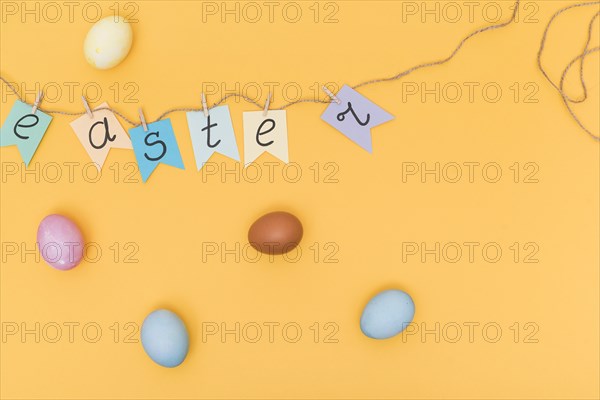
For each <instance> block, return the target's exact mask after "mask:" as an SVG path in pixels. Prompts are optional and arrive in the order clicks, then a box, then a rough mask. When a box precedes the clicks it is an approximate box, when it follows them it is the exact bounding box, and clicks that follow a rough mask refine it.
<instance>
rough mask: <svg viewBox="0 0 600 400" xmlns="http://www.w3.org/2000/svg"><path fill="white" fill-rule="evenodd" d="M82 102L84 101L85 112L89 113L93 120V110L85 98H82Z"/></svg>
mask: <svg viewBox="0 0 600 400" xmlns="http://www.w3.org/2000/svg"><path fill="white" fill-rule="evenodd" d="M81 101H83V107H84V108H85V112H86V113H87V115H88V117H90V118H93V117H94V114H92V110H91V109H90V105H89V104H88V102H87V100H86V99H85V96H81Z"/></svg>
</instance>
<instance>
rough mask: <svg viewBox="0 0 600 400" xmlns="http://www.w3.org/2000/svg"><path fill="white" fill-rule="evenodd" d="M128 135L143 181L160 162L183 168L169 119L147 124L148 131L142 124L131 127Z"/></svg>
mask: <svg viewBox="0 0 600 400" xmlns="http://www.w3.org/2000/svg"><path fill="white" fill-rule="evenodd" d="M129 136H130V137H131V144H132V145H133V152H134V153H135V158H136V160H137V163H138V168H139V169H140V174H141V175H142V180H143V181H144V182H146V181H147V180H148V177H149V176H150V175H151V174H152V172H154V170H155V169H156V167H157V166H158V164H160V163H163V164H167V165H171V166H173V167H176V168H181V169H184V166H183V160H182V158H181V154H180V153H179V147H178V146H177V140H176V139H175V132H173V127H172V126H171V120H170V119H163V120H160V121H156V122H153V123H151V124H148V131H145V130H144V128H143V127H142V126H138V127H135V128H132V129H130V130H129Z"/></svg>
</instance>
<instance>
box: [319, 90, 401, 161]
mask: <svg viewBox="0 0 600 400" xmlns="http://www.w3.org/2000/svg"><path fill="white" fill-rule="evenodd" d="M336 97H337V98H338V99H339V100H340V102H341V104H337V103H335V102H332V103H331V104H330V105H329V107H327V109H325V112H324V113H323V115H321V118H322V119H323V121H325V122H327V123H328V124H329V125H331V126H333V127H334V128H335V129H337V130H338V131H340V132H342V133H343V134H344V135H346V136H347V137H348V138H349V139H350V140H352V141H353V142H355V143H356V144H358V145H359V146H360V147H362V148H363V149H365V150H367V151H368V152H369V153H372V152H373V145H372V143H371V128H373V127H375V126H377V125H381V124H383V123H384V122H387V121H391V120H392V119H394V116H393V115H391V114H389V113H387V112H386V111H385V110H383V109H382V108H381V107H379V106H378V105H377V104H375V103H373V102H371V101H370V100H369V99H367V98H366V97H364V96H362V95H361V94H360V93H358V92H357V91H356V90H354V89H352V88H351V87H350V86H348V85H344V86H343V87H342V89H340V91H339V92H338V93H337V94H336Z"/></svg>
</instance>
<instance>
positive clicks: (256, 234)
mask: <svg viewBox="0 0 600 400" xmlns="http://www.w3.org/2000/svg"><path fill="white" fill-rule="evenodd" d="M302 234H303V229H302V223H300V220H299V219H298V218H296V217H295V216H294V215H292V214H290V213H288V212H284V211H276V212H272V213H269V214H265V215H263V216H262V217H260V218H259V219H257V220H256V221H255V222H254V223H253V224H252V226H251V227H250V230H249V231H248V241H249V242H250V245H252V247H254V248H255V249H256V250H258V251H260V252H261V253H265V254H284V253H287V252H288V251H290V250H293V249H294V248H295V247H296V246H298V243H300V240H301V239H302Z"/></svg>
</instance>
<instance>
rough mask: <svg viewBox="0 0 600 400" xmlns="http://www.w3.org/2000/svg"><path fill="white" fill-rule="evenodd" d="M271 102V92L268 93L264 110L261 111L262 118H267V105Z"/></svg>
mask: <svg viewBox="0 0 600 400" xmlns="http://www.w3.org/2000/svg"><path fill="white" fill-rule="evenodd" d="M270 102H271V92H269V95H268V96H267V101H266V102H265V109H264V110H263V117H266V116H267V113H268V112H269V103H270Z"/></svg>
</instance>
